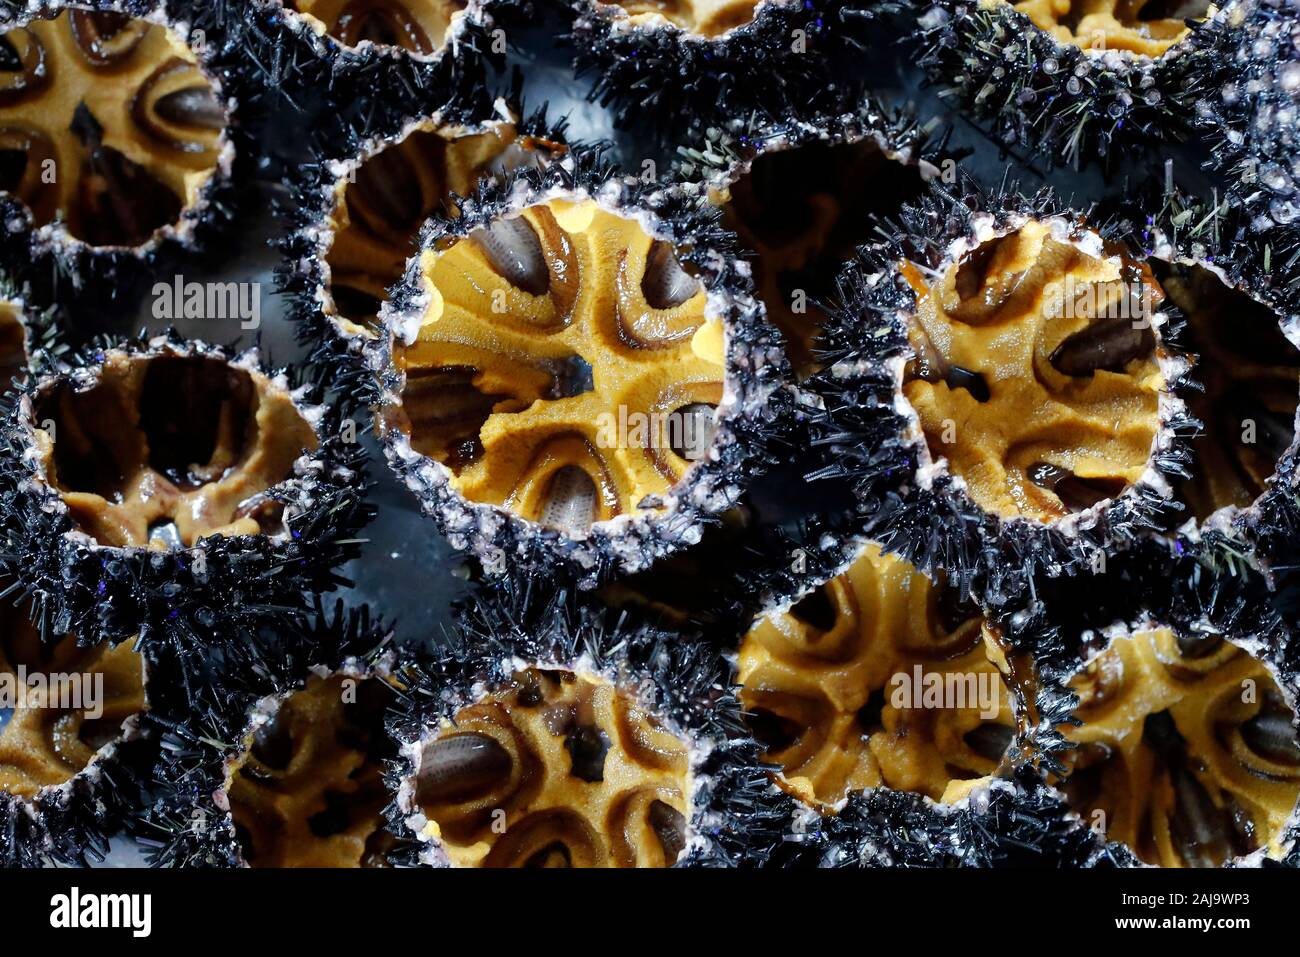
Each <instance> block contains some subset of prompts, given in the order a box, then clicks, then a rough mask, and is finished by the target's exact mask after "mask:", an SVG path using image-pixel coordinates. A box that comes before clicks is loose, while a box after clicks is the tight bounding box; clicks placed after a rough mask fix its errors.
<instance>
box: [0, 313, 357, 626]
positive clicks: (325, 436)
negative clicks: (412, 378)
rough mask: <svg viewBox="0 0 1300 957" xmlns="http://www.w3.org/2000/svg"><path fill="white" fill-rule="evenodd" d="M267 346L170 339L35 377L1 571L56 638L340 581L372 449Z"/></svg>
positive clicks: (215, 613)
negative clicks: (5, 567)
mask: <svg viewBox="0 0 1300 957" xmlns="http://www.w3.org/2000/svg"><path fill="white" fill-rule="evenodd" d="M317 402H318V398H317V397H316V395H315V393H314V392H313V391H312V390H311V389H310V388H309V387H306V386H300V387H294V386H293V385H292V384H291V383H290V380H289V378H288V376H287V375H286V374H285V373H275V372H269V371H264V370H263V369H261V368H260V367H259V365H258V362H257V355H256V352H255V351H248V352H244V353H241V354H239V355H230V354H228V353H226V352H224V351H222V350H221V349H219V348H216V347H213V346H210V345H207V344H204V343H199V342H186V341H184V340H181V339H179V338H177V337H174V336H172V337H169V336H160V337H157V338H154V339H150V340H144V339H140V340H134V341H123V342H120V343H115V344H107V345H105V346H104V347H102V348H100V349H98V350H96V351H94V352H92V353H90V354H86V355H81V356H76V357H74V358H72V359H71V361H70V362H63V361H59V362H50V363H47V364H45V365H44V367H43V368H41V369H38V370H37V371H36V372H35V373H34V374H33V375H32V377H31V378H30V379H29V381H28V382H27V383H25V384H24V386H23V389H22V391H21V392H20V393H19V394H18V396H17V397H16V398H15V399H14V400H13V401H12V403H11V404H10V408H9V409H8V412H7V419H6V428H5V448H4V456H3V469H2V470H3V478H2V479H0V481H2V482H3V488H4V493H5V494H4V512H5V514H4V529H5V537H6V543H5V549H4V551H5V555H4V558H5V561H6V562H7V563H9V565H10V567H12V568H13V569H14V572H15V574H16V575H17V576H18V578H19V580H20V582H21V584H22V587H23V589H24V590H25V591H26V592H27V593H29V594H32V595H34V596H36V599H37V601H36V605H35V614H36V615H37V616H38V618H39V620H40V622H41V624H42V628H51V629H53V630H54V631H56V632H68V631H71V632H73V633H75V634H77V635H79V636H80V637H81V638H82V640H83V641H98V640H100V639H108V640H110V641H114V642H118V641H122V640H123V639H126V638H129V637H132V636H135V635H137V633H138V634H139V636H140V638H141V640H142V641H144V642H146V643H148V642H149V641H150V640H151V639H152V638H154V637H155V635H156V634H160V635H161V636H165V635H166V633H167V628H168V624H169V622H170V623H181V622H185V621H187V620H193V621H195V622H197V623H198V624H200V625H202V626H204V627H210V626H212V625H213V624H214V623H216V622H217V621H218V620H228V621H235V620H240V619H241V618H242V619H248V620H255V619H257V618H258V616H259V615H264V614H266V613H268V612H270V611H272V610H274V609H278V608H292V607H295V606H297V605H300V604H301V602H302V600H303V599H302V593H303V592H304V591H322V590H328V589H330V588H332V587H334V586H335V585H337V584H338V583H340V582H341V581H342V579H340V578H339V577H338V575H337V569H338V568H339V567H340V566H341V565H342V564H343V563H344V562H346V561H347V560H349V559H350V558H351V557H352V556H353V555H354V554H355V552H356V550H357V547H358V546H357V542H356V540H355V538H354V535H355V532H356V531H357V530H358V529H359V528H360V527H361V526H362V525H364V524H365V523H366V522H367V521H368V520H369V517H370V508H369V506H366V505H364V504H363V502H362V498H363V496H364V494H365V488H366V483H365V477H364V472H363V471H362V467H361V461H360V456H361V453H360V450H359V447H358V446H357V444H356V443H355V441H354V440H353V441H348V439H349V436H348V435H347V433H346V432H345V431H344V430H342V429H341V428H340V427H339V425H338V423H337V422H336V421H335V419H334V416H333V415H332V414H331V413H330V412H328V410H326V409H325V408H324V407H322V406H320V405H317V404H316V403H317Z"/></svg>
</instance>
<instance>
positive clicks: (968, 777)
mask: <svg viewBox="0 0 1300 957" xmlns="http://www.w3.org/2000/svg"><path fill="white" fill-rule="evenodd" d="M813 596H817V597H815V598H814V597H813ZM813 596H809V597H808V598H804V599H803V600H801V601H800V602H799V603H797V604H795V605H794V606H793V607H792V608H791V609H789V610H788V611H786V612H777V613H773V614H769V615H767V616H765V617H763V618H761V619H760V620H759V621H758V622H757V623H755V625H754V626H753V627H752V628H751V629H750V631H749V633H748V634H747V635H746V636H745V639H744V641H743V642H742V644H741V646H740V652H739V661H738V669H739V672H738V680H739V682H740V684H741V686H742V688H741V695H740V697H741V701H742V702H743V703H744V705H745V707H746V709H747V711H748V712H749V714H750V717H749V720H750V727H751V730H752V731H753V733H754V735H755V737H756V738H757V739H758V740H759V742H760V743H762V744H764V745H765V746H766V748H767V754H766V757H767V759H768V760H769V761H772V762H773V763H775V764H777V765H779V766H780V767H781V769H782V774H783V775H784V777H785V779H786V780H787V781H788V782H790V783H791V784H793V785H794V786H795V787H796V789H797V790H798V791H799V792H800V793H803V794H807V795H809V796H810V797H814V798H815V799H816V800H818V801H821V802H825V803H835V802H837V801H839V800H840V799H841V798H843V797H844V796H845V795H846V794H848V793H850V792H852V791H859V790H862V789H864V788H869V787H878V786H881V785H885V786H888V787H892V788H897V789H900V790H907V791H913V792H916V793H919V794H924V795H926V796H928V797H930V798H932V799H934V800H936V801H938V800H944V799H945V795H947V798H948V799H955V798H956V796H958V795H959V794H960V793H961V791H962V789H963V788H965V787H967V786H969V784H970V782H972V781H973V780H975V779H978V778H981V777H983V776H985V775H989V774H992V773H993V772H994V771H995V770H996V769H997V767H998V765H999V763H1000V761H1001V758H1002V753H1003V752H1004V751H1005V750H1006V748H1007V747H1008V745H1009V744H1010V743H1011V740H1012V737H1013V732H1014V715H1013V711H1012V706H1011V696H1010V692H1009V691H1008V690H1007V688H1006V686H1005V683H1004V682H1003V679H1002V676H1001V674H1000V672H999V670H998V668H997V667H996V666H995V664H994V659H996V657H997V656H996V655H994V656H993V659H991V658H990V649H991V647H992V646H991V645H990V644H989V642H991V640H992V639H991V638H990V637H989V636H988V635H987V634H985V633H984V632H983V630H982V626H983V619H982V617H981V616H980V615H979V613H978V611H977V610H976V609H975V607H974V606H973V605H970V604H968V603H967V602H964V601H962V600H961V598H960V596H959V595H957V594H956V593H955V589H951V588H948V587H946V586H944V587H935V586H934V585H933V584H932V583H931V582H930V580H929V579H927V578H926V577H925V576H923V575H922V574H921V573H920V572H918V571H916V569H914V568H913V567H912V566H911V565H908V564H907V563H906V562H904V561H902V560H901V559H898V558H896V557H893V556H885V555H882V554H881V553H880V551H879V549H878V548H877V547H876V546H874V545H873V546H870V547H869V548H868V549H867V550H865V551H864V553H863V555H862V556H861V557H860V558H859V559H858V560H857V561H856V562H855V563H854V564H853V565H852V566H851V567H850V568H849V569H848V571H846V572H844V573H843V574H842V575H840V576H839V577H837V578H835V579H832V580H831V581H830V582H829V583H828V584H827V585H825V586H823V589H822V590H821V592H820V593H819V592H814V593H813ZM810 599H811V603H810ZM918 667H919V668H920V670H921V674H922V676H923V677H922V684H921V686H919V687H918V686H916V681H915V679H916V669H917V668H918ZM925 676H933V677H929V678H927V677H925ZM927 681H929V682H931V684H932V689H937V688H938V687H939V686H940V684H941V685H942V687H943V689H944V690H943V691H942V692H939V691H936V690H932V691H931V694H930V697H929V698H928V699H927V697H926V696H925V690H926V689H925V683H926V682H927ZM936 695H937V696H936Z"/></svg>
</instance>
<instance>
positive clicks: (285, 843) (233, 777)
mask: <svg viewBox="0 0 1300 957" xmlns="http://www.w3.org/2000/svg"><path fill="white" fill-rule="evenodd" d="M227 637H231V636H227ZM391 638H392V632H391V629H390V628H388V627H387V626H386V625H385V624H384V623H383V622H379V621H372V620H371V618H370V616H369V613H368V611H367V609H365V608H364V607H363V608H360V609H352V610H348V611H345V610H344V608H343V605H342V603H341V602H340V603H338V604H337V605H336V606H335V608H334V610H333V612H332V613H331V612H329V611H327V610H325V609H323V608H322V607H320V606H319V605H318V606H317V607H316V609H315V610H314V612H312V613H311V614H308V615H304V616H303V617H302V618H301V619H296V620H290V619H283V620H280V621H278V622H276V623H274V624H273V625H270V626H264V627H262V628H258V629H252V630H248V631H245V632H244V633H243V635H242V641H243V647H242V648H239V647H237V646H236V644H235V643H234V642H233V641H232V642H230V643H228V647H229V648H230V649H232V650H234V652H235V653H234V655H233V656H232V657H231V660H230V662H229V663H228V666H227V667H226V668H225V669H224V670H225V674H224V676H223V679H222V689H223V697H222V700H221V701H220V702H219V706H218V707H201V708H190V707H189V706H187V705H186V703H185V702H184V701H183V700H178V701H177V702H176V703H175V705H179V707H180V710H177V708H176V706H173V707H170V708H167V709H162V710H160V711H159V712H157V713H155V714H153V715H151V717H150V721H151V723H152V725H153V726H154V727H155V728H156V730H157V736H158V738H159V740H160V743H161V750H160V755H159V760H158V761H157V763H156V764H155V766H154V768H153V771H152V781H151V782H150V784H149V787H148V791H147V798H146V800H145V802H144V804H145V807H144V808H143V810H142V811H141V813H140V814H139V815H137V816H136V818H135V819H134V820H133V821H132V822H130V823H131V825H132V832H133V834H135V836H136V837H137V838H139V839H140V840H141V842H142V843H143V844H144V845H145V846H146V848H147V849H148V857H149V860H150V862H151V863H152V864H154V865H155V866H162V867H184V866H225V867H384V866H388V865H389V864H390V863H391V862H392V861H391V858H392V855H393V852H394V851H395V850H396V849H397V848H398V846H399V841H398V840H397V838H396V836H395V835H393V834H391V833H389V832H388V831H387V830H386V819H385V815H384V813H383V812H384V808H385V806H386V805H387V804H388V803H389V801H390V800H391V799H392V795H391V794H390V793H389V791H388V790H387V788H386V787H385V784H384V781H383V775H382V769H383V766H384V763H385V762H387V761H389V760H391V759H392V758H394V757H395V755H396V748H395V745H394V743H393V742H392V741H391V740H390V739H389V738H388V736H387V734H386V732H385V730H384V717H385V712H386V711H387V710H388V709H389V708H391V707H392V706H393V704H394V702H395V700H396V697H397V695H398V694H399V693H400V687H399V686H398V685H397V684H396V683H395V682H394V681H393V678H392V666H393V663H394V661H395V658H396V654H397V652H396V651H395V649H394V648H393V647H392V646H391Z"/></svg>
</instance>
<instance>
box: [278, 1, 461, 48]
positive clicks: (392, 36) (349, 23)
mask: <svg viewBox="0 0 1300 957" xmlns="http://www.w3.org/2000/svg"><path fill="white" fill-rule="evenodd" d="M286 3H287V6H289V7H290V8H291V9H294V10H297V11H298V12H299V13H302V14H303V15H304V16H306V17H308V18H310V19H311V20H312V21H313V22H315V23H316V24H317V25H318V26H319V29H321V30H323V31H325V32H326V33H328V34H329V35H330V36H332V37H334V39H336V40H338V41H339V42H340V43H343V44H346V45H347V46H350V47H354V46H356V45H357V44H359V43H361V42H362V41H363V40H366V41H369V42H371V43H376V44H379V45H380V46H389V47H399V48H401V49H403V50H407V51H409V52H411V53H419V54H425V55H428V54H431V53H436V52H438V51H439V50H441V49H442V47H443V45H444V44H445V43H446V39H447V31H448V30H449V29H450V27H451V24H452V21H453V20H454V19H455V18H456V16H457V15H458V14H460V13H461V11H463V10H464V9H465V7H466V6H467V5H468V3H467V0H286Z"/></svg>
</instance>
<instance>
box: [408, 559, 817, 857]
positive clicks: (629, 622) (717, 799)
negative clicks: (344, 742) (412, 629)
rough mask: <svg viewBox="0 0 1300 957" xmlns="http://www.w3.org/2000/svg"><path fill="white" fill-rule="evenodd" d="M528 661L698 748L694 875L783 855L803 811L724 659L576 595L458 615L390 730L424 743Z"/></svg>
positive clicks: (489, 596) (530, 595)
mask: <svg viewBox="0 0 1300 957" xmlns="http://www.w3.org/2000/svg"><path fill="white" fill-rule="evenodd" d="M516 661H521V662H524V663H526V664H528V665H535V666H540V667H552V668H566V669H567V668H573V667H580V668H581V669H583V670H584V671H591V672H594V673H597V674H601V675H603V676H605V677H607V678H609V679H610V680H612V681H613V682H614V683H615V684H616V685H618V686H619V687H620V688H622V689H624V690H625V691H627V692H629V693H631V694H633V695H634V696H635V697H636V698H637V699H638V700H639V702H640V704H641V705H642V706H643V707H645V708H646V709H647V710H649V711H650V712H652V713H653V714H655V715H656V716H657V717H658V718H660V719H661V720H662V721H663V722H664V724H665V726H666V727H667V728H668V729H669V730H670V731H673V732H674V733H678V734H684V735H685V736H686V738H687V739H688V740H689V741H690V742H691V744H692V747H693V750H694V751H695V752H696V753H695V755H694V756H693V757H694V759H693V761H692V764H693V767H692V774H693V775H694V777H695V784H696V787H695V795H694V801H693V809H692V814H691V815H690V821H689V824H688V836H689V838H690V841H689V847H690V851H689V853H688V855H687V857H685V858H684V859H683V860H682V862H681V863H682V864H683V865H684V866H727V867H743V866H756V865H760V864H763V863H766V862H767V861H768V860H770V859H774V858H776V857H779V856H780V855H781V853H783V851H782V846H781V845H782V842H783V838H784V835H785V834H786V833H788V831H789V827H790V821H791V819H792V818H793V816H794V815H795V814H796V813H797V811H798V808H797V805H796V804H795V802H794V800H793V799H792V798H790V797H789V796H787V795H785V794H783V793H782V792H780V791H779V790H778V789H777V788H776V787H775V786H774V785H773V784H772V781H771V779H770V777H769V775H768V773H767V772H768V769H767V768H766V767H765V766H764V765H762V763H761V761H760V758H759V755H760V754H761V750H762V749H761V747H760V745H759V744H758V743H757V742H756V741H754V740H753V738H752V737H751V736H750V735H749V733H748V731H747V730H746V729H745V725H744V722H743V720H742V715H741V706H740V703H739V700H738V699H737V697H736V694H735V689H734V688H733V687H732V685H731V669H730V666H729V665H728V664H727V661H726V659H725V656H724V655H723V654H722V653H721V651H720V650H719V648H718V647H717V646H715V645H713V644H711V643H709V642H707V641H703V640H701V639H700V637H699V636H698V635H684V634H682V633H679V632H675V631H667V630H664V629H662V628H660V627H658V626H656V625H654V624H652V623H650V622H648V621H647V620H645V619H644V618H642V617H639V616H636V615H633V614H630V613H626V612H622V613H620V612H616V611H613V610H610V609H608V608H605V607H603V606H601V605H600V604H598V603H595V602H592V601H590V600H589V599H588V597H587V596H585V595H584V594H583V593H580V592H576V591H574V590H572V589H565V588H561V589H555V588H552V587H549V586H547V585H545V584H544V583H540V582H529V581H525V580H507V581H505V582H502V583H501V584H499V585H496V586H493V587H491V588H483V589H480V590H479V591H478V592H477V594H475V595H474V596H472V597H471V598H470V599H469V600H468V601H466V602H465V603H463V604H462V605H461V607H460V608H459V609H458V613H457V629H456V631H455V632H453V633H452V634H450V635H448V636H446V640H445V641H444V642H443V643H441V644H440V646H439V649H438V651H437V652H436V653H435V654H434V655H433V656H429V657H426V658H424V659H423V660H420V661H417V662H413V663H411V664H410V665H408V666H407V667H405V668H403V669H402V670H400V671H399V672H398V678H399V680H400V682H401V683H402V684H403V685H404V686H405V688H406V689H407V690H406V693H405V694H404V695H403V698H402V702H401V705H400V706H399V709H398V710H397V711H396V712H395V713H394V714H393V716H392V720H391V722H390V731H391V732H392V733H393V736H394V737H395V738H396V739H397V740H398V741H399V742H402V743H404V744H407V745H412V744H415V743H418V742H419V741H421V740H422V739H423V737H424V736H425V735H427V734H428V733H429V731H430V729H433V728H437V727H438V725H439V722H440V721H441V719H444V718H452V717H454V715H455V714H456V712H457V711H459V710H460V709H461V708H462V707H465V706H466V705H469V704H471V703H473V700H474V695H475V694H476V689H481V688H483V687H487V688H492V687H494V686H500V685H502V684H505V683H506V682H508V681H509V679H510V677H511V672H512V662H516ZM414 771H415V768H414V765H413V763H412V762H411V760H410V758H409V757H405V756H404V757H402V758H400V759H399V761H398V762H397V764H396V765H395V766H394V767H393V768H392V769H391V772H390V773H389V775H388V776H387V777H388V782H389V785H390V788H391V789H392V790H393V791H394V792H396V791H397V789H398V788H399V787H400V785H401V784H402V782H403V781H404V780H406V779H408V778H410V777H411V775H412V774H413V773H414ZM387 813H388V815H389V821H390V830H393V831H394V832H395V833H402V830H403V828H404V827H405V823H404V819H405V815H406V813H407V811H406V810H405V809H403V808H402V807H401V806H400V805H399V803H398V802H397V801H394V803H393V804H391V805H390V806H389V808H388V812H387Z"/></svg>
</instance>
